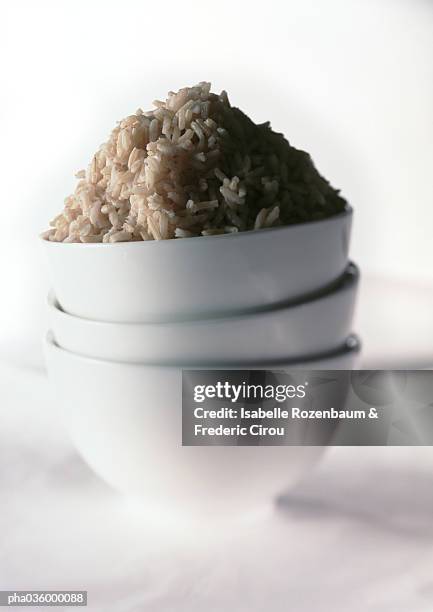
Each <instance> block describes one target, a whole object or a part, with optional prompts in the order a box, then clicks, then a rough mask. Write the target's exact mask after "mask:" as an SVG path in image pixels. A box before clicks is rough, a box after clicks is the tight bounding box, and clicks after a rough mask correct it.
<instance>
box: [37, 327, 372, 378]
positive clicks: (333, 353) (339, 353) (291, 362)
mask: <svg viewBox="0 0 433 612" xmlns="http://www.w3.org/2000/svg"><path fill="white" fill-rule="evenodd" d="M43 340H44V345H45V346H46V347H47V348H49V349H51V350H55V351H59V352H60V353H64V354H66V355H68V356H70V357H72V358H76V359H79V360H83V361H85V362H90V363H93V364H99V365H102V366H113V367H115V366H121V367H132V368H134V369H137V368H149V369H150V368H158V369H161V368H163V369H164V370H181V371H184V370H185V371H188V370H224V369H231V370H236V369H237V370H250V369H257V367H256V366H261V367H260V369H261V370H263V369H272V370H276V369H278V368H281V369H284V368H288V367H291V366H296V367H297V368H298V367H299V365H302V366H303V367H304V365H305V368H306V369H308V366H309V364H314V363H315V362H317V361H323V360H326V359H333V358H334V357H336V358H338V357H344V356H345V355H351V354H353V355H356V354H358V353H359V352H360V351H361V348H362V342H361V340H360V338H359V336H358V335H357V334H355V333H351V334H349V335H348V336H347V338H346V339H345V341H344V344H343V345H339V346H337V347H336V348H334V349H332V350H330V351H326V352H323V353H316V354H314V355H309V356H308V357H304V358H301V359H299V358H297V357H294V358H293V357H292V358H291V359H277V360H276V361H273V360H270V359H267V360H266V361H262V360H258V361H250V362H246V363H245V362H235V363H229V362H227V363H224V362H219V363H218V362H216V363H202V364H201V365H194V364H188V365H185V364H179V365H176V364H173V363H169V364H164V363H137V362H132V361H118V360H108V359H101V358H99V357H89V356H88V355H81V354H80V353H74V352H73V351H70V350H68V349H65V348H63V347H61V346H59V345H58V344H57V342H56V340H55V338H54V334H53V332H52V330H48V332H46V333H45V335H44V337H43ZM228 366H230V367H228ZM236 366H238V367H236ZM262 366H264V367H262ZM313 369H314V368H313ZM322 370H323V368H322Z"/></svg>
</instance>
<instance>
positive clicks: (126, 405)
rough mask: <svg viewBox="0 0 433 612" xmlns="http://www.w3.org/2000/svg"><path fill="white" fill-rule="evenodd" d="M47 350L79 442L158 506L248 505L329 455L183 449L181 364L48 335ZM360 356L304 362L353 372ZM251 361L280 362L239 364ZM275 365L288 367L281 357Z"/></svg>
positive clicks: (236, 508) (93, 460) (92, 459)
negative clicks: (96, 354) (96, 352)
mask: <svg viewBox="0 0 433 612" xmlns="http://www.w3.org/2000/svg"><path fill="white" fill-rule="evenodd" d="M45 348H46V358H47V365H48V373H49V377H50V380H51V383H52V387H53V389H54V392H55V397H56V401H57V404H58V407H59V409H60V410H61V411H62V412H63V414H64V416H65V419H66V423H67V426H68V429H69V432H70V434H71V436H72V439H73V440H74V442H75V445H76V447H77V449H78V450H79V451H80V453H81V454H82V456H83V457H84V458H85V459H86V461H87V462H88V463H89V465H90V466H91V467H92V468H93V469H94V470H95V472H97V473H98V474H99V475H100V476H101V477H102V478H103V479H104V480H106V481H107V482H108V483H110V484H111V485H112V486H114V487H115V488H117V489H119V490H121V491H123V492H125V493H128V494H130V495H134V494H137V495H141V496H143V497H144V498H145V500H146V504H147V506H148V507H152V506H155V507H156V508H158V509H159V510H160V511H161V512H164V513H167V514H170V512H173V513H174V514H175V515H176V516H181V515H182V514H184V515H191V514H192V515H194V514H196V513H197V514H208V513H210V514H216V515H221V514H229V515H232V514H237V513H239V512H242V511H245V510H247V509H250V510H251V509H253V508H254V507H255V506H257V505H260V504H262V503H265V502H268V501H269V500H271V499H272V498H273V497H274V496H275V495H276V494H278V493H279V492H280V491H281V490H282V489H284V488H285V487H288V486H289V485H291V484H293V483H294V482H296V481H297V480H298V479H299V478H300V477H301V476H303V475H304V474H305V473H306V472H307V471H308V470H309V469H310V467H311V466H312V465H314V464H315V463H316V461H317V460H318V458H319V457H320V456H321V454H322V452H323V449H322V448H320V447H318V446H317V447H311V446H310V447H307V446H305V447H271V446H268V447H248V446H243V447H199V446H196V447H187V446H184V447H183V446H181V423H182V420H181V416H182V411H181V397H182V395H181V382H182V378H181V368H179V367H177V368H175V367H163V366H159V367H158V366H144V365H139V364H126V363H114V362H109V361H102V360H96V359H89V358H87V357H81V356H79V355H76V354H74V353H70V352H68V351H65V350H63V349H60V348H58V347H56V346H55V345H54V344H53V342H52V340H50V339H49V338H48V339H47V341H46V345H45ZM356 355H357V349H356V347H354V348H352V349H346V350H344V351H342V352H341V353H339V354H337V355H335V356H334V358H330V359H328V360H322V361H315V362H309V363H308V364H298V366H297V367H302V366H304V367H306V368H309V367H311V368H318V369H328V368H329V369H333V368H335V369H338V368H341V369H350V368H351V367H352V366H353V363H354V359H355V357H356ZM248 367H256V368H260V369H261V368H263V369H266V368H270V367H273V365H272V364H266V363H262V364H255V366H249V365H246V364H234V365H233V366H232V368H235V369H246V368H248ZM275 367H278V368H279V369H284V363H278V364H276V366H275ZM290 367H293V366H290ZM227 369H230V368H227Z"/></svg>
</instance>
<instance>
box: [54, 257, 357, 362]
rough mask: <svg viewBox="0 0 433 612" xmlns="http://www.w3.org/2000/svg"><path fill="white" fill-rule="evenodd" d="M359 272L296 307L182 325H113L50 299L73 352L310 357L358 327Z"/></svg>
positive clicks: (167, 358)
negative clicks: (355, 323) (63, 307)
mask: <svg viewBox="0 0 433 612" xmlns="http://www.w3.org/2000/svg"><path fill="white" fill-rule="evenodd" d="M358 279H359V273H358V270H357V268H356V267H355V266H354V265H353V264H351V265H349V267H348V268H347V271H346V273H345V275H344V276H343V278H342V279H341V280H340V282H339V283H338V284H337V285H336V286H332V287H331V288H330V289H328V291H326V292H325V293H323V294H321V295H320V296H319V297H317V298H316V299H313V300H309V301H306V302H301V303H298V304H296V305H290V306H285V307H281V308H276V309H270V310H266V311H261V312H258V313H254V314H247V315H237V316H232V317H227V318H218V319H199V320H196V321H182V322H177V323H107V322H103V321H92V320H90V319H83V318H80V317H74V316H72V315H70V314H67V313H65V312H63V311H62V310H61V309H60V307H59V305H58V304H57V303H56V300H55V298H54V295H52V294H51V295H50V296H49V298H48V304H49V322H50V327H51V329H52V331H53V333H54V338H55V341H56V343H57V344H58V345H59V346H60V347H62V348H64V349H67V350H69V351H72V352H75V353H79V354H81V355H87V356H88V357H96V358H100V359H109V360H113V361H128V362H138V363H153V364H156V363H163V364H170V363H174V364H177V365H179V364H182V363H186V364H189V363H200V364H202V363H213V364H215V363H220V362H221V363H222V362H233V361H235V362H239V361H242V360H248V361H259V360H262V359H264V360H270V359H284V358H290V359H294V358H304V357H305V356H308V355H315V354H318V353H323V352H326V351H329V350H331V349H333V348H335V347H336V346H341V345H342V344H343V342H344V339H345V338H346V337H347V336H348V335H349V333H350V332H351V331H352V329H351V326H352V318H353V311H354V305H355V299H356V289H357V286H358Z"/></svg>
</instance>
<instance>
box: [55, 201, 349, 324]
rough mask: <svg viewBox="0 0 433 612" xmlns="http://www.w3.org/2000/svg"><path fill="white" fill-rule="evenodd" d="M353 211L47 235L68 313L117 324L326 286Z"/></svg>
mask: <svg viewBox="0 0 433 612" xmlns="http://www.w3.org/2000/svg"><path fill="white" fill-rule="evenodd" d="M351 221H352V210H351V209H348V210H347V211H346V212H344V213H342V214H340V215H336V216H334V217H330V218H329V219H325V220H323V221H315V222H311V223H303V224H298V225H291V226H287V227H280V228H273V229H266V230H260V231H251V232H242V233H240V234H237V235H235V234H230V235H222V236H206V237H198V238H184V239H181V240H162V241H152V242H133V243H115V244H64V243H55V242H49V241H46V240H44V241H43V242H44V245H45V248H46V250H47V253H48V257H49V262H50V268H51V276H52V287H53V289H54V292H55V294H56V297H57V299H58V300H59V303H60V305H61V307H62V308H63V310H65V311H66V312H69V313H70V314H73V315H76V316H79V317H84V318H88V319H96V320H101V321H119V322H128V323H131V322H134V323H137V322H144V321H168V320H174V321H175V320H181V319H196V318H205V317H207V318H210V317H214V316H224V315H228V314H233V313H236V312H242V311H253V310H256V309H257V308H261V307H262V308H263V307H269V306H271V305H275V304H278V303H279V302H284V301H287V300H294V299H298V298H300V297H301V296H304V295H307V294H309V293H311V292H315V291H317V290H319V289H322V288H324V287H326V286H327V285H328V284H329V283H331V282H333V281H335V280H336V279H337V278H338V277H339V276H341V274H343V272H344V270H345V268H346V266H347V254H348V248H349V238H350V229H351Z"/></svg>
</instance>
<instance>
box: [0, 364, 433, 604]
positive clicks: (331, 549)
mask: <svg viewBox="0 0 433 612" xmlns="http://www.w3.org/2000/svg"><path fill="white" fill-rule="evenodd" d="M0 387H1V392H2V401H1V402H0V419H1V423H2V426H1V428H0V448H1V457H2V460H1V468H0V491H2V503H1V510H0V530H1V534H2V537H1V540H0V588H1V589H22V588H26V589H27V588H28V589H46V588H51V589H58V590H60V589H66V588H67V589H87V590H88V595H89V605H88V610H89V612H166V611H167V612H172V611H175V612H203V611H204V610H206V612H221V611H230V612H263V611H264V610H272V612H288V610H292V609H294V610H296V612H312V611H313V610H314V612H330V611H331V612H359V610H360V604H361V607H362V608H363V609H364V610H368V612H415V611H416V612H430V610H431V600H432V596H433V582H432V575H431V574H432V572H431V567H432V564H433V549H432V539H433V526H432V521H431V516H432V512H433V475H432V474H433V471H432V466H433V449H432V448H431V447H420V448H405V447H400V448H397V447H394V448H344V447H342V448H329V449H328V450H327V452H326V454H325V455H324V457H323V459H322V460H321V462H320V465H319V466H317V469H315V470H312V471H311V472H309V473H308V475H306V476H305V478H304V479H303V480H302V481H301V482H300V483H299V484H298V485H296V486H295V487H294V488H292V489H291V491H290V492H289V494H288V495H287V496H286V497H285V499H284V501H283V502H282V503H281V504H280V505H279V506H278V507H275V506H271V505H267V506H266V507H264V508H261V509H260V510H259V511H258V512H251V513H245V515H243V516H242V519H241V520H237V521H232V522H225V523H224V524H223V525H222V526H219V525H218V523H217V522H211V523H210V524H209V523H207V524H203V523H202V522H198V521H195V522H194V523H193V524H186V525H185V524H183V523H182V522H176V521H174V522H170V521H168V519H167V518H166V517H165V516H163V515H158V516H155V515H153V516H152V515H151V514H149V512H148V511H147V507H146V504H145V503H144V504H140V503H138V502H137V503H132V502H128V501H127V500H125V499H123V498H122V496H120V495H118V494H117V493H116V492H115V491H113V490H112V489H110V488H109V487H108V486H107V485H105V484H104V483H103V482H102V481H101V480H100V479H99V478H97V477H96V476H94V475H93V474H92V472H91V470H90V469H89V468H88V467H87V466H86V464H85V463H84V462H83V461H82V460H81V458H80V457H79V456H78V454H77V453H76V451H75V449H74V447H73V445H72V442H71V441H70V440H69V439H68V436H67V435H66V433H65V429H64V426H63V423H62V422H61V419H60V412H59V407H58V404H57V403H56V402H54V401H52V400H51V393H50V388H49V383H48V381H47V379H46V376H45V374H44V372H42V371H39V372H37V371H35V370H32V369H29V368H26V367H24V366H17V367H12V366H10V365H7V364H5V363H4V362H2V361H1V360H0ZM354 594H356V599H355V600H354ZM50 609H51V608H47V610H50ZM52 609H53V610H57V608H52Z"/></svg>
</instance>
